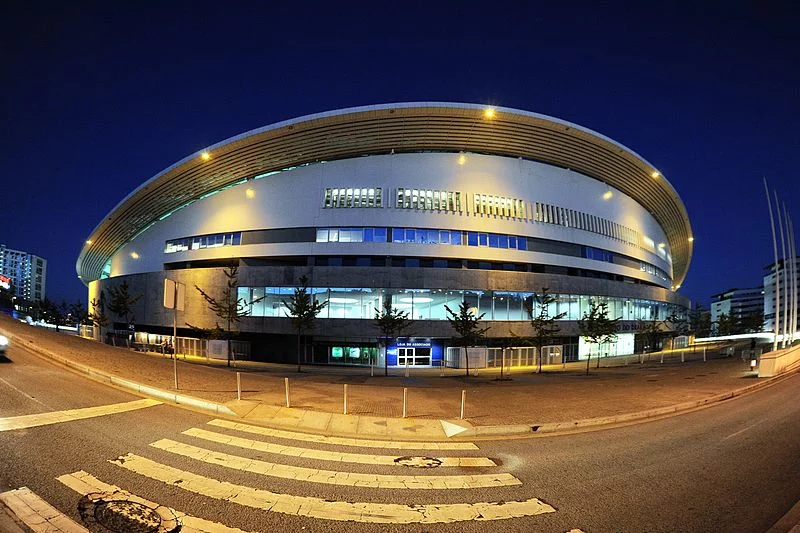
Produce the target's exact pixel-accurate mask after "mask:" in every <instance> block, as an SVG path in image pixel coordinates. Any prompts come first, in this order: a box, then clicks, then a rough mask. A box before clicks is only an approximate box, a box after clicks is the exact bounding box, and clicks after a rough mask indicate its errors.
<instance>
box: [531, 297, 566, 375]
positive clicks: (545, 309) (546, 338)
mask: <svg viewBox="0 0 800 533" xmlns="http://www.w3.org/2000/svg"><path fill="white" fill-rule="evenodd" d="M548 290H549V289H548V288H547V287H542V292H541V293H539V294H537V293H533V297H532V298H531V299H529V300H526V301H525V310H526V311H527V312H528V317H529V318H530V320H531V326H532V327H533V337H532V341H533V345H534V346H536V351H537V352H538V359H539V373H541V372H542V348H544V347H545V346H548V345H549V344H550V343H551V342H552V339H553V337H555V336H556V335H558V333H559V332H560V331H561V328H560V327H559V326H558V324H556V320H561V319H562V318H564V317H565V316H567V313H566V312H564V313H559V314H557V315H555V316H550V304H552V303H554V302H555V301H556V297H555V296H553V295H552V294H548V292H547V291H548ZM534 302H535V304H536V309H534Z"/></svg>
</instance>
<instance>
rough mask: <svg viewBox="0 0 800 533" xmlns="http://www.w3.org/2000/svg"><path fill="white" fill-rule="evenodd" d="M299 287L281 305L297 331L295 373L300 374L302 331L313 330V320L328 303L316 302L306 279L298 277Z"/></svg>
mask: <svg viewBox="0 0 800 533" xmlns="http://www.w3.org/2000/svg"><path fill="white" fill-rule="evenodd" d="M299 282H300V286H299V287H295V289H294V294H293V295H292V297H291V298H289V300H284V301H283V304H284V305H285V306H286V308H287V309H288V312H287V313H286V316H288V317H290V318H291V319H292V326H293V327H294V329H296V330H297V371H298V372H300V339H301V338H302V336H303V332H304V331H309V330H312V329H314V320H315V319H316V318H317V315H318V314H320V312H321V311H322V310H323V309H325V306H326V305H328V302H317V301H315V300H314V299H313V298H312V297H311V293H309V292H308V277H306V276H305V275H302V276H300V279H299Z"/></svg>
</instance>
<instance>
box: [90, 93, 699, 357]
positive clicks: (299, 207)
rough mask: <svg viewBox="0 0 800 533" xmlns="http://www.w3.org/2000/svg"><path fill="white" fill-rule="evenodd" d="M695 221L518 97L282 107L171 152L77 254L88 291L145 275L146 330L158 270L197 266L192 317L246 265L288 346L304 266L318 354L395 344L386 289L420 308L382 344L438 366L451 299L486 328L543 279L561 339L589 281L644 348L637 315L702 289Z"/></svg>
mask: <svg viewBox="0 0 800 533" xmlns="http://www.w3.org/2000/svg"><path fill="white" fill-rule="evenodd" d="M692 241H693V237H692V231H691V226H690V223H689V219H688V216H687V213H686V209H685V207H684V205H683V203H682V201H681V199H680V198H679V196H678V194H677V193H676V192H675V189H674V188H673V187H672V185H670V183H669V182H668V181H667V180H666V179H665V178H664V176H662V175H661V173H660V172H659V171H658V169H657V168H656V167H654V166H653V165H652V164H650V163H648V162H647V161H646V160H645V159H643V158H642V157H640V156H639V155H637V154H636V153H634V152H633V151H631V150H630V149H628V148H626V147H624V146H622V145H621V144H619V143H617V142H615V141H613V140H611V139H609V138H607V137H604V136H602V135H600V134H598V133H595V132H593V131H591V130H588V129H586V128H583V127H581V126H577V125H575V124H572V123H569V122H565V121H562V120H558V119H554V118H551V117H547V116H543V115H538V114H535V113H530V112H526V111H519V110H515V109H505V108H486V107H485V106H480V105H470V104H452V103H404V104H389V105H374V106H367V107H358V108H352V109H344V110H339V111H333V112H327V113H320V114H315V115H310V116H306V117H301V118H298V119H293V120H288V121H285V122H280V123H278V124H274V125H271V126H266V127H264V128H260V129H257V130H253V131H250V132H247V133H244V134H242V135H239V136H236V137H233V138H231V139H227V140H225V141H222V142H220V143H218V144H216V145H214V146H210V147H208V148H207V149H206V150H203V151H201V152H198V153H195V154H193V155H191V156H189V157H187V158H185V159H183V160H181V161H179V162H177V163H175V164H174V165H172V166H170V167H169V168H167V169H166V170H164V171H162V172H160V173H159V174H157V175H156V176H154V177H153V178H151V179H150V180H148V181H147V182H145V183H143V184H142V185H141V186H140V187H139V188H137V189H136V190H134V191H133V192H132V193H131V194H129V195H128V196H127V197H126V198H125V199H123V200H122V201H121V202H120V203H119V204H118V205H117V206H116V207H115V208H114V209H113V210H112V211H111V212H110V213H109V214H108V215H107V216H106V217H105V218H104V219H103V220H102V221H101V222H100V223H99V224H98V226H97V227H96V228H95V229H94V231H92V233H91V235H90V236H89V237H88V239H87V240H86V243H85V245H84V246H83V249H82V250H81V253H80V256H79V258H78V261H77V271H78V275H79V277H80V278H81V279H82V280H83V282H84V283H86V284H87V285H88V287H89V300H90V301H91V300H92V299H95V298H99V297H100V295H101V292H104V293H107V289H108V288H109V287H110V286H116V285H119V284H120V283H121V282H122V281H126V282H127V283H128V285H129V287H130V292H131V294H134V295H138V294H141V295H143V297H142V298H141V299H140V300H139V301H138V302H137V303H136V305H135V309H134V313H133V314H134V316H135V320H134V322H135V328H136V329H137V331H151V332H161V333H166V332H171V329H172V311H170V310H167V309H164V307H163V301H162V287H163V285H164V279H165V278H169V279H172V280H175V281H178V282H181V283H184V284H185V285H186V287H187V289H186V308H185V310H184V311H182V312H180V313H178V327H179V336H181V335H187V336H189V335H192V332H191V330H189V329H188V328H187V327H186V324H192V325H194V326H198V327H203V328H211V327H213V326H214V325H215V324H216V323H219V322H220V319H219V318H218V317H217V316H216V315H214V314H213V313H212V312H211V311H210V310H209V309H208V306H207V304H206V302H205V301H204V300H203V299H202V297H201V295H200V294H199V292H198V291H196V290H195V286H198V287H200V288H202V289H203V290H204V291H206V292H207V293H210V294H212V295H216V296H217V297H219V296H220V295H221V294H222V290H223V288H224V287H225V284H226V282H227V279H226V277H225V275H224V269H225V268H226V267H230V266H238V267H239V270H238V274H239V275H238V289H237V290H238V297H239V298H241V299H242V300H244V301H245V302H247V303H248V304H249V303H250V302H255V303H252V305H248V306H247V307H248V311H249V316H247V317H244V318H242V319H241V322H240V323H239V324H238V329H239V331H240V332H241V333H240V337H241V338H242V339H245V340H248V341H250V342H251V345H252V347H253V350H252V353H253V357H254V358H258V359H266V360H276V361H279V360H287V361H292V360H294V357H295V353H296V348H295V337H294V334H295V331H294V329H293V328H292V325H291V321H290V319H289V318H287V317H286V305H285V301H286V300H287V299H288V298H289V297H290V296H291V294H292V293H293V290H294V287H296V286H297V284H298V279H299V278H300V277H301V276H303V275H306V276H307V277H308V279H309V280H310V286H311V291H312V292H313V295H314V297H315V298H316V299H317V300H319V301H324V302H327V306H326V307H325V309H324V310H323V312H322V313H321V314H320V315H319V317H318V320H317V321H316V325H315V328H314V330H313V331H312V332H311V335H313V342H312V343H311V347H310V348H309V352H308V353H307V354H306V356H305V357H307V359H308V361H313V362H317V363H334V364H336V363H339V364H365V363H367V362H368V361H369V358H370V357H373V356H377V357H378V358H379V360H382V358H383V356H384V354H383V353H380V352H381V351H380V350H379V349H378V348H377V346H378V342H377V338H378V335H379V333H378V330H377V329H376V327H375V325H374V320H373V319H374V315H375V309H376V308H380V307H381V302H382V301H383V298H385V297H390V298H391V301H392V305H393V307H396V308H398V309H401V310H405V311H408V313H409V315H410V317H411V318H413V320H414V323H413V325H412V327H411V330H410V332H411V334H413V337H408V338H400V339H396V340H395V341H393V342H392V344H391V346H390V347H389V349H388V350H387V358H388V364H389V365H396V364H398V363H399V364H405V363H408V364H412V365H417V366H437V365H439V364H442V361H443V360H444V359H445V358H447V357H448V355H447V353H448V347H450V346H451V342H450V338H451V337H452V336H453V334H454V333H453V330H452V329H451V327H450V325H449V323H448V322H447V320H446V311H445V306H446V305H447V306H449V307H450V308H451V309H453V310H457V308H458V305H459V304H460V303H461V302H462V301H467V302H468V303H469V304H470V307H471V308H472V309H473V310H474V311H475V312H476V313H477V314H484V317H483V320H484V321H485V323H486V325H488V326H489V327H490V329H489V331H488V336H489V343H490V344H491V343H492V342H499V339H502V338H507V337H510V336H513V335H517V336H525V335H528V334H530V333H531V327H530V323H529V321H528V315H527V313H526V311H525V302H526V300H527V301H530V298H531V295H532V294H533V293H536V292H540V291H541V290H542V289H543V288H545V287H546V288H548V289H549V292H550V293H551V294H553V295H554V296H555V297H556V302H555V303H554V304H553V306H552V311H551V312H552V314H553V315H555V314H557V313H562V312H563V313H566V314H565V316H564V318H563V320H561V321H560V326H561V335H562V337H561V338H560V339H559V340H558V343H559V345H560V346H561V350H562V352H563V355H564V356H565V357H566V358H567V359H576V358H583V357H585V355H586V353H588V351H589V350H590V349H592V348H591V347H590V346H589V345H587V344H586V343H584V342H583V340H582V339H581V338H580V336H579V331H578V327H577V320H579V319H580V318H581V317H582V316H583V314H584V313H586V312H587V311H588V309H589V305H590V301H592V300H594V301H604V302H606V303H607V304H608V309H609V315H610V317H612V318H616V317H620V318H621V321H620V333H619V335H618V338H617V342H616V343H615V344H613V345H612V346H610V347H609V348H608V350H609V351H610V353H611V354H612V355H613V354H625V353H633V352H634V349H635V343H636V342H637V340H638V338H637V335H636V330H637V328H638V327H641V326H640V325H641V323H642V322H641V321H648V320H663V319H664V318H666V317H667V316H669V315H671V314H673V313H678V314H680V313H684V312H685V311H686V309H687V308H688V307H689V302H688V300H687V299H686V298H685V297H683V296H681V295H679V294H678V293H676V292H675V291H676V290H677V289H678V288H679V287H680V284H681V282H682V281H683V279H684V277H685V276H686V272H687V270H688V268H689V262H690V259H691V255H692ZM520 357H521V358H523V359H525V358H526V357H528V356H527V355H525V354H524V353H523V355H521V356H520ZM523 359H518V360H517V361H516V362H517V363H518V364H524V363H526V362H528V363H531V362H532V360H528V359H525V360H523ZM456 364H457V363H456ZM490 364H491V362H490Z"/></svg>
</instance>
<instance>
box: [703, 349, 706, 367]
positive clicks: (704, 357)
mask: <svg viewBox="0 0 800 533" xmlns="http://www.w3.org/2000/svg"><path fill="white" fill-rule="evenodd" d="M703 362H704V363H705V362H706V347H705V346H703Z"/></svg>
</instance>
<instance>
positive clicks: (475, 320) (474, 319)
mask: <svg viewBox="0 0 800 533" xmlns="http://www.w3.org/2000/svg"><path fill="white" fill-rule="evenodd" d="M444 308H445V310H446V311H447V321H448V322H450V326H452V328H453V329H454V330H455V331H456V334H457V335H458V336H457V337H454V338H453V342H454V343H455V344H456V346H463V347H464V348H465V352H466V353H465V356H464V359H465V361H466V370H467V374H466V375H467V376H469V351H468V350H466V348H467V347H469V346H476V345H478V344H480V342H481V341H482V340H483V339H484V337H485V336H486V332H487V331H489V328H482V327H480V321H481V319H483V317H484V315H485V314H486V313H481V314H480V315H479V316H475V314H474V313H473V312H472V309H470V307H469V304H468V303H467V302H465V301H462V302H461V304H460V305H459V306H458V313H454V312H453V310H452V309H450V307H448V306H447V305H445V306H444Z"/></svg>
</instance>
